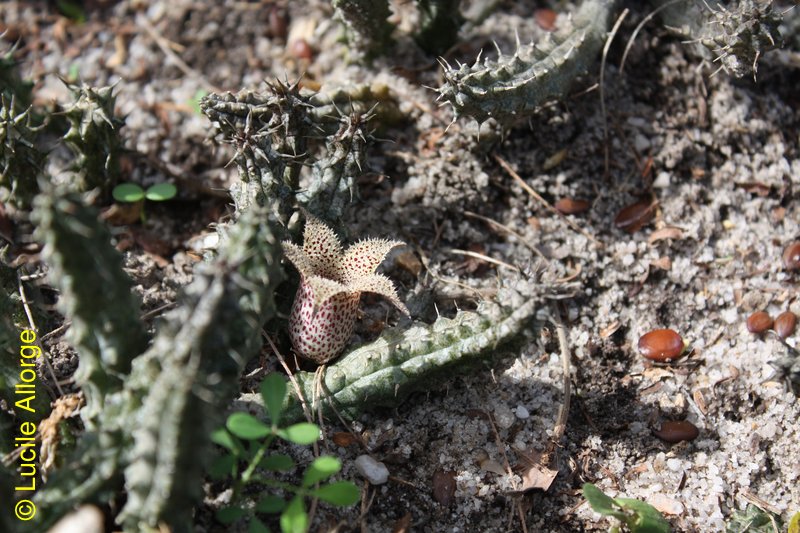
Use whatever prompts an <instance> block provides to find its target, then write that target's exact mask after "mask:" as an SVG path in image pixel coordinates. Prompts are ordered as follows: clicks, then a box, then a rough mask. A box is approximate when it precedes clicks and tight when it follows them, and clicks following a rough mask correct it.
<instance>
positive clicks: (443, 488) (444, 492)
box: [433, 470, 456, 507]
mask: <svg viewBox="0 0 800 533" xmlns="http://www.w3.org/2000/svg"><path fill="white" fill-rule="evenodd" d="M455 494H456V473H455V472H452V471H449V470H448V471H444V470H437V471H436V472H434V474H433V499H434V500H436V501H437V502H438V503H440V504H441V505H443V506H445V507H450V504H452V503H453V498H454V496H455Z"/></svg>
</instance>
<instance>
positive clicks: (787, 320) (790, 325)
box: [773, 311, 797, 340]
mask: <svg viewBox="0 0 800 533" xmlns="http://www.w3.org/2000/svg"><path fill="white" fill-rule="evenodd" d="M795 326H797V315H795V314H794V313H792V312H791V311H784V312H783V313H781V314H779V315H778V318H776V319H775V324H774V325H773V328H775V333H777V334H778V337H780V338H781V339H783V340H786V339H787V338H789V337H791V335H792V333H794V328H795Z"/></svg>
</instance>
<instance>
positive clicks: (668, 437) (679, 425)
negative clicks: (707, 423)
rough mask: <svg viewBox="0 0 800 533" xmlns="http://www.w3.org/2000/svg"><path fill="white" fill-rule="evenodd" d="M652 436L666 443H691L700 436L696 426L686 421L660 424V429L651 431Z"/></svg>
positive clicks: (671, 421)
mask: <svg viewBox="0 0 800 533" xmlns="http://www.w3.org/2000/svg"><path fill="white" fill-rule="evenodd" d="M653 435H655V436H656V437H658V438H659V439H661V440H663V441H666V442H671V443H675V442H681V441H684V440H685V441H691V440H694V439H696V438H697V436H698V435H700V430H699V429H697V426H695V425H694V424H692V423H691V422H689V421H687V420H670V421H667V422H664V423H662V424H661V429H659V430H658V431H653Z"/></svg>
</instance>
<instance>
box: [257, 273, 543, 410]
mask: <svg viewBox="0 0 800 533" xmlns="http://www.w3.org/2000/svg"><path fill="white" fill-rule="evenodd" d="M540 293H541V290H540V289H537V287H535V286H534V285H529V284H528V283H527V282H520V284H519V286H518V287H517V288H515V289H511V288H508V289H501V291H500V292H499V293H498V295H497V298H496V300H494V301H488V300H487V301H484V302H482V303H481V304H480V305H479V306H478V309H477V310H476V311H459V312H458V313H457V314H456V316H455V317H454V318H452V319H450V318H444V317H441V318H438V319H437V320H436V322H434V323H433V324H420V323H417V324H414V325H412V326H411V327H408V328H403V329H400V328H392V329H388V330H386V331H384V332H383V334H381V336H380V338H378V340H376V341H374V342H371V343H368V344H365V345H363V346H360V347H358V348H355V349H354V350H352V351H350V352H349V353H346V354H345V355H344V356H342V358H341V359H339V360H338V361H337V362H335V363H332V364H330V365H328V366H327V367H326V369H325V376H324V382H323V384H322V390H324V391H325V394H324V396H326V397H329V398H330V400H331V401H332V402H333V404H334V405H335V407H336V409H337V410H338V411H339V412H340V413H342V414H344V415H346V416H349V417H351V418H356V417H358V416H359V415H360V414H361V413H363V412H365V411H367V410H369V409H370V408H374V407H376V406H397V405H398V404H399V403H400V402H401V401H402V400H403V399H404V398H405V397H407V396H408V394H410V393H411V392H413V391H419V390H426V388H427V387H429V386H430V385H431V384H432V383H435V382H436V381H437V379H441V378H446V377H448V376H450V375H452V374H453V373H454V372H463V371H466V370H467V369H468V368H470V363H476V362H478V361H481V360H483V359H484V358H490V357H492V356H494V355H497V354H499V353H501V352H500V351H498V348H500V347H501V346H503V345H504V344H506V343H508V342H510V341H512V340H514V339H515V338H517V337H518V336H519V335H521V334H522V333H523V332H525V331H526V330H527V329H528V328H529V327H530V326H531V324H532V320H533V317H534V315H535V314H536V311H537V310H538V309H539V307H540V306H541V304H542V302H543V297H544V295H543V294H542V295H541V296H540V297H537V296H539V295H540ZM295 378H296V379H297V381H298V383H299V384H300V388H301V389H302V391H303V396H304V397H305V401H306V402H307V403H308V405H311V404H312V400H313V399H315V398H316V397H317V396H318V394H316V393H315V375H314V373H313V372H298V373H296V374H295ZM242 399H243V401H245V402H246V403H248V404H250V402H252V404H256V405H261V401H262V400H261V398H260V397H259V396H258V395H255V394H245V395H243V396H242ZM320 401H321V402H322V407H323V410H324V412H325V413H327V414H329V415H332V414H333V411H332V409H331V408H330V406H329V405H328V403H329V402H328V401H326V400H325V399H324V397H323V398H322V399H320ZM302 416H303V415H302V410H301V408H300V405H299V403H298V402H297V399H296V398H294V400H293V401H291V402H290V407H289V409H288V411H286V412H284V414H283V416H282V420H284V421H293V420H300V419H302Z"/></svg>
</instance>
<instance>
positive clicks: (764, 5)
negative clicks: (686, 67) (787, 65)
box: [651, 0, 783, 78]
mask: <svg viewBox="0 0 800 533" xmlns="http://www.w3.org/2000/svg"><path fill="white" fill-rule="evenodd" d="M651 1H652V3H653V4H654V6H655V7H659V6H663V5H664V4H666V3H667V0H651ZM781 18H782V15H781V14H780V13H779V12H778V11H775V10H773V8H772V2H771V1H767V2H764V1H761V2H759V1H756V0H736V1H733V2H726V3H722V2H719V1H716V0H704V1H702V2H701V1H694V0H687V1H686V2H680V3H678V4H676V5H667V6H665V7H664V9H663V11H662V13H661V19H662V21H663V22H664V26H665V27H667V28H668V29H669V30H670V31H672V32H673V33H675V34H677V35H679V36H680V37H682V38H684V39H687V40H689V41H692V42H694V43H695V46H694V50H696V51H697V52H698V53H699V54H700V55H701V56H702V57H704V58H706V59H711V60H713V61H714V62H715V63H719V65H720V67H719V68H721V69H723V70H725V71H726V72H728V73H729V74H731V75H732V76H735V77H737V78H741V77H742V76H745V75H746V74H749V73H751V72H752V73H753V75H754V76H755V73H756V69H757V64H758V60H759V58H760V57H762V56H763V55H764V54H765V53H766V52H768V51H770V50H773V49H775V48H780V47H781V46H782V44H783V38H782V37H781V33H780V31H779V30H778V27H779V26H780V23H781Z"/></svg>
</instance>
